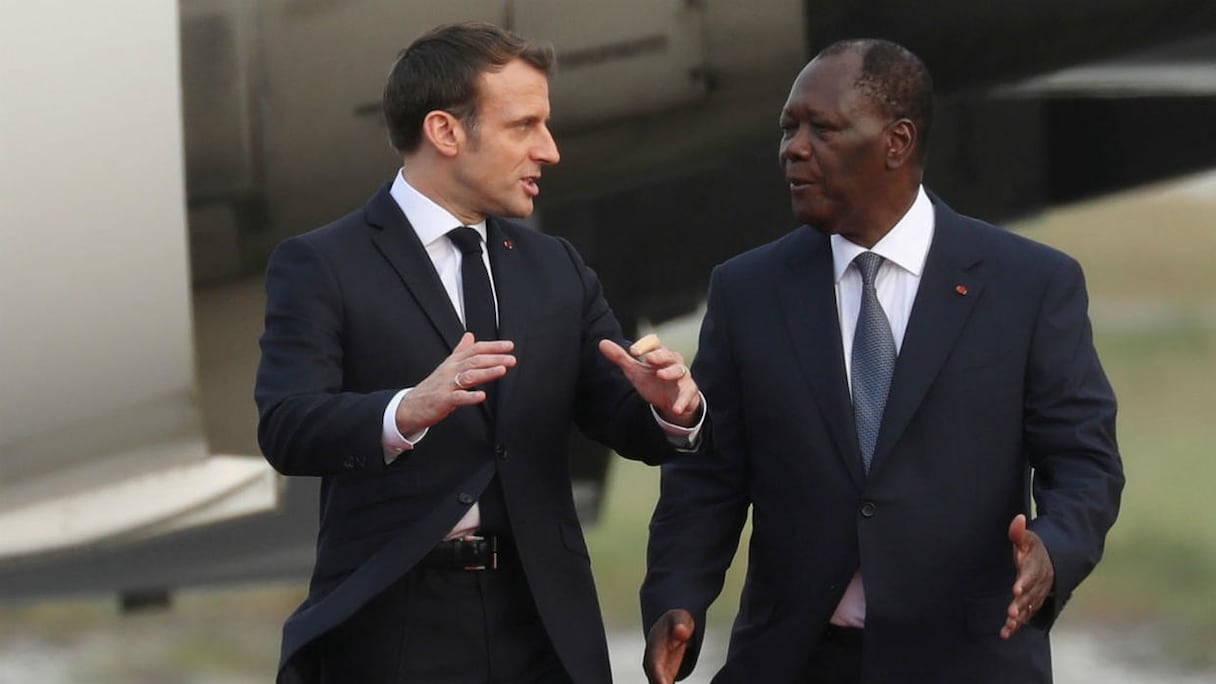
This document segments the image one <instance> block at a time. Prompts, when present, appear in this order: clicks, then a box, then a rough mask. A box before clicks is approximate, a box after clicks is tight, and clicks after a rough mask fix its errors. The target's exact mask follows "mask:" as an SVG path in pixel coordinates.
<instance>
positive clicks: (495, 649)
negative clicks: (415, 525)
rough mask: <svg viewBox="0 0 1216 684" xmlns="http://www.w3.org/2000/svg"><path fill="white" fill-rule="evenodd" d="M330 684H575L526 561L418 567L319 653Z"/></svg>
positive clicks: (325, 679)
mask: <svg viewBox="0 0 1216 684" xmlns="http://www.w3.org/2000/svg"><path fill="white" fill-rule="evenodd" d="M317 653H318V656H319V659H320V661H321V672H322V676H321V682H323V683H324V684H339V683H341V684H351V683H358V684H363V683H366V684H378V683H381V682H383V683H385V684H415V683H418V684H422V683H425V684H570V682H571V680H570V678H569V676H568V675H567V674H566V672H565V670H564V669H563V667H562V665H561V663H560V662H559V661H558V659H557V655H556V653H555V652H554V651H553V646H552V643H551V642H550V639H549V636H548V634H547V633H546V632H545V629H544V626H543V625H542V624H541V621H540V616H539V615H538V614H537V612H536V606H535V603H534V601H533V599H532V595H531V592H530V591H529V590H528V586H527V581H526V579H525V577H524V574H523V570H522V568H520V566H519V564H518V561H517V560H513V559H509V560H507V562H506V563H505V564H504V566H503V567H500V568H499V569H496V570H481V571H475V570H474V571H466V570H459V569H451V568H435V567H416V568H414V569H412V570H411V571H410V572H408V573H406V575H405V576H404V577H402V578H401V579H400V580H398V581H397V582H396V583H394V584H393V585H392V586H391V587H389V588H388V589H387V590H385V591H384V592H383V593H382V594H380V595H379V596H377V597H376V598H374V599H372V600H371V601H370V602H368V603H367V604H366V605H365V606H363V607H362V608H361V609H360V610H359V611H358V612H356V613H355V614H354V615H353V616H352V617H351V618H350V619H349V620H347V621H346V622H344V623H343V624H342V625H340V626H338V627H337V628H335V629H334V630H333V631H331V632H330V633H328V634H327V635H325V636H324V637H322V639H321V642H320V643H318V644H317Z"/></svg>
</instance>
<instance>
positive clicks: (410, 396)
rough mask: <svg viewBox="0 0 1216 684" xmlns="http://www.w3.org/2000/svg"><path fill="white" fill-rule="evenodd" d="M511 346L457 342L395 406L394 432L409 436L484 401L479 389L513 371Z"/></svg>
mask: <svg viewBox="0 0 1216 684" xmlns="http://www.w3.org/2000/svg"><path fill="white" fill-rule="evenodd" d="M514 350H515V343H514V342H511V341H510V340H482V341H477V340H474V339H473V334H472V333H465V334H464V336H462V337H461V338H460V342H459V343H458V344H457V345H456V347H455V349H453V350H452V353H451V354H449V355H448V357H447V358H446V359H444V360H443V362H442V363H440V364H439V365H438V366H436V367H435V370H433V371H432V372H431V374H430V375H428V376H427V377H425V378H424V379H423V380H422V381H421V382H419V383H418V384H417V385H415V386H414V387H412V388H410V391H409V392H407V393H406V395H405V397H404V398H402V399H401V403H399V404H398V405H397V416H396V417H397V429H398V430H399V431H400V432H401V434H403V435H410V434H415V433H417V432H420V431H422V430H424V429H426V428H429V427H431V426H433V425H435V424H437V423H438V422H439V421H441V420H443V419H444V418H447V417H448V415H450V414H451V413H452V411H455V410H456V409H458V408H460V407H461V406H471V405H474V404H480V403H481V402H483V401H485V400H486V393H485V392H484V391H482V390H481V387H483V386H484V385H486V384H487V383H491V382H496V381H498V380H499V379H501V378H502V377H503V376H504V375H506V374H507V371H508V370H509V369H511V368H514V367H515V356H514V354H512V353H511V352H513V351H514Z"/></svg>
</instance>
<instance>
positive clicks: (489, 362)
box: [460, 354, 515, 370]
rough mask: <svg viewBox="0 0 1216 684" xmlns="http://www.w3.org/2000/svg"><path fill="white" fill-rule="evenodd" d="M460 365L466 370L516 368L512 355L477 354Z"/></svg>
mask: <svg viewBox="0 0 1216 684" xmlns="http://www.w3.org/2000/svg"><path fill="white" fill-rule="evenodd" d="M460 365H461V366H462V367H464V368H465V369H466V370H474V369H477V368H494V367H496V366H503V367H506V368H512V367H514V366H515V357H514V356H513V355H511V354H476V355H474V356H470V357H469V358H467V359H465V360H464V361H463V362H462V363H461V364H460Z"/></svg>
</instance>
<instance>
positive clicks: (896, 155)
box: [886, 119, 918, 169]
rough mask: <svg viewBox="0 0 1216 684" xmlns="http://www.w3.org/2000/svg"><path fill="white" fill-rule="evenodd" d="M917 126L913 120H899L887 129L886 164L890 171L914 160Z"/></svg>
mask: <svg viewBox="0 0 1216 684" xmlns="http://www.w3.org/2000/svg"><path fill="white" fill-rule="evenodd" d="M917 133H918V131H917V130H916V124H914V123H912V121H911V119H897V120H896V121H894V122H892V123H891V124H890V125H889V126H888V127H887V140H886V145H887V147H886V162H887V168H888V169H896V168H899V167H901V166H903V165H904V164H906V163H908V161H909V160H910V159H911V158H912V156H913V154H914V153H915V151H916V144H917V142H918V141H917V137H918V136H917Z"/></svg>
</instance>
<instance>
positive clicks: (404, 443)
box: [380, 387, 704, 465]
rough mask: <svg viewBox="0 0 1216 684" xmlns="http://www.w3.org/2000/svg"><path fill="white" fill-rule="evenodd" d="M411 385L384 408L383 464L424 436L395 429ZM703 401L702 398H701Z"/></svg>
mask: <svg viewBox="0 0 1216 684" xmlns="http://www.w3.org/2000/svg"><path fill="white" fill-rule="evenodd" d="M412 389H414V388H413V387H407V388H405V389H403V390H401V391H400V392H398V393H396V394H394V395H393V398H392V399H391V400H389V402H388V406H387V407H385V409H384V421H383V424H382V427H381V432H380V444H381V445H382V446H383V447H384V465H391V464H392V462H393V461H396V460H397V457H398V456H400V455H401V452H403V451H409V450H410V449H413V448H414V445H415V444H417V443H418V442H420V441H422V438H423V437H426V432H427V430H428V429H429V428H422V429H421V430H419V431H418V432H415V433H413V434H411V435H408V436H405V435H402V434H401V432H400V431H399V430H397V407H398V406H400V405H401V400H402V399H404V398H405V395H407V394H409V393H410V390H412ZM702 401H704V400H702Z"/></svg>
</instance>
